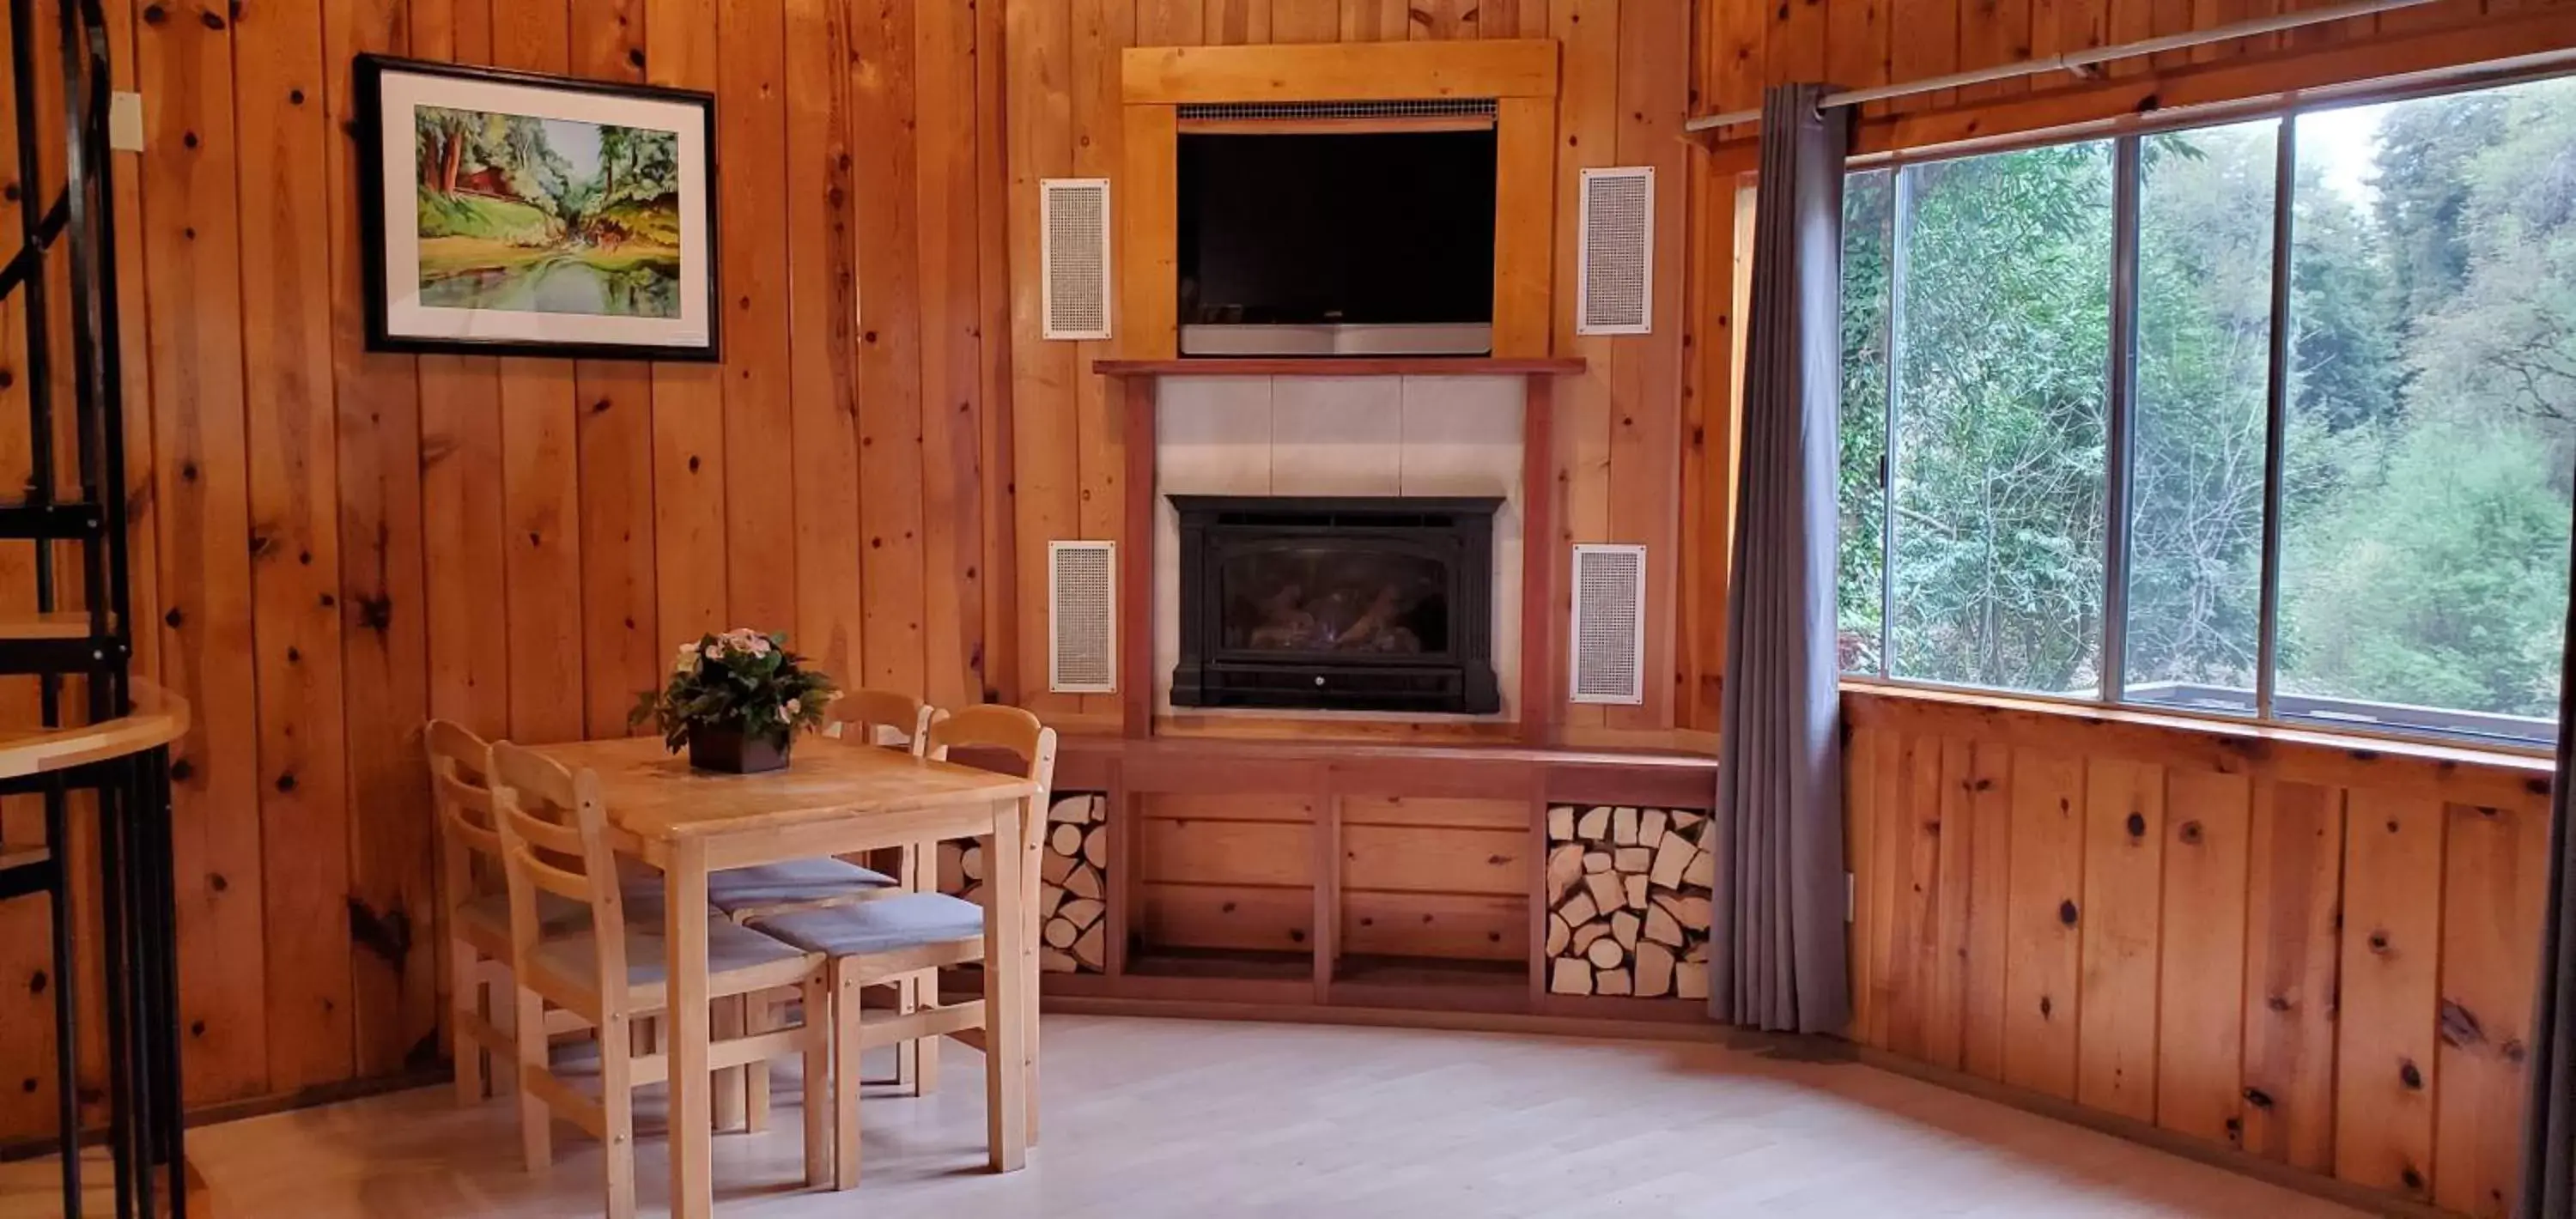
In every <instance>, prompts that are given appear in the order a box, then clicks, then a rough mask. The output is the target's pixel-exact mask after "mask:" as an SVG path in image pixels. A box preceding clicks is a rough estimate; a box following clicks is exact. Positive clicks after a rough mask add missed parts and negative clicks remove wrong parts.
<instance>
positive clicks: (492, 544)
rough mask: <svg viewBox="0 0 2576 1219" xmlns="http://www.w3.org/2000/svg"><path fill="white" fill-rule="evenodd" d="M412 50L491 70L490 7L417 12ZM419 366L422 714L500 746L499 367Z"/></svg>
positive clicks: (506, 677)
mask: <svg viewBox="0 0 2576 1219" xmlns="http://www.w3.org/2000/svg"><path fill="white" fill-rule="evenodd" d="M412 49H413V50H414V51H415V52H417V53H419V54H420V55H422V56H423V57H425V58H431V59H453V60H455V61H457V62H460V63H489V62H490V61H491V58H492V12H491V8H490V6H489V5H488V4H485V3H482V2H480V0H452V2H451V3H449V4H446V5H415V6H413V8H412ZM419 365H420V433H421V436H420V439H421V445H420V450H421V451H420V465H421V472H420V495H421V513H420V515H421V533H422V540H421V546H422V553H423V556H424V559H423V561H424V563H425V564H426V566H427V569H428V570H429V571H432V572H436V573H438V577H439V578H437V579H434V580H431V581H429V582H428V589H429V614H428V616H429V709H430V713H431V714H433V715H438V716H444V717H446V718H448V719H452V720H455V721H456V722H458V723H460V724H463V725H465V726H466V727H467V728H469V729H471V730H473V731H474V732H476V733H478V734H481V735H483V736H486V737H490V738H493V739H499V738H500V737H503V736H506V735H508V733H509V731H510V654H509V650H508V647H507V645H506V641H507V640H508V638H509V612H508V610H509V605H508V597H507V589H508V586H509V578H508V575H507V572H508V544H507V543H506V542H505V541H504V539H503V533H504V531H505V529H506V521H505V518H504V516H503V512H502V490H501V486H502V472H501V460H502V458H501V409H500V405H501V403H500V399H501V389H500V371H499V361H497V360H495V359H493V358H492V357H489V356H445V355H440V356H422V357H421V358H420V361H419Z"/></svg>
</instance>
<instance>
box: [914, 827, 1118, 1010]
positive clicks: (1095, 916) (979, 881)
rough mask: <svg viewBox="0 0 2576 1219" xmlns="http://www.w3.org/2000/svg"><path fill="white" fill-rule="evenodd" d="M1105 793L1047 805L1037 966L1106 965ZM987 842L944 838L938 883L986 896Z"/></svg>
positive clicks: (1060, 969) (1091, 968) (1094, 968)
mask: <svg viewBox="0 0 2576 1219" xmlns="http://www.w3.org/2000/svg"><path fill="white" fill-rule="evenodd" d="M1107 807H1108V801H1107V799H1106V798H1105V797H1102V796H1098V795H1091V794H1074V795H1065V796H1059V797H1057V799H1056V801H1055V804H1054V806H1053V807H1051V808H1049V809H1048V810H1047V825H1046V853H1045V856H1044V858H1043V859H1042V860H1040V862H1039V864H1038V919H1039V923H1038V966H1039V968H1041V969H1044V970H1047V971H1048V972H1050V973H1100V972H1102V971H1104V970H1106V969H1107V968H1108V962H1109V955H1108V943H1109V923H1108V919H1107V915H1108V912H1109V906H1108V901H1109V899H1108V896H1107V892H1108V891H1107V884H1108V879H1109V827H1108V826H1107V825H1105V824H1103V817H1104V815H1105V814H1106V811H1107ZM989 874H990V873H989V872H988V870H987V869H986V867H985V861H984V848H983V847H982V846H981V845H980V844H978V843H973V842H943V843H940V844H939V888H940V891H942V892H945V893H954V894H956V895H957V896H959V897H963V898H965V899H967V900H969V901H973V902H977V903H981V902H982V901H983V891H984V881H985V878H986V877H987V876H988V875H989Z"/></svg>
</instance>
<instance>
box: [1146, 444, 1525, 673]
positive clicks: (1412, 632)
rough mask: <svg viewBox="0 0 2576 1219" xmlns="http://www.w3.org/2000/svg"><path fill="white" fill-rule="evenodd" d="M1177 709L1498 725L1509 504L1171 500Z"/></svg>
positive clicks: (1342, 499)
mask: <svg viewBox="0 0 2576 1219" xmlns="http://www.w3.org/2000/svg"><path fill="white" fill-rule="evenodd" d="M1171 500H1172V507H1173V508H1174V509H1175V510H1176V511H1177V512H1178V513H1179V515H1180V569H1181V571H1180V575H1181V596H1180V636H1181V648H1180V663H1179V664H1178V665H1177V666H1176V667H1175V668H1174V669H1173V672H1172V703H1173V705H1174V706H1180V707H1270V708H1298V709H1310V710H1343V711H1431V712H1455V713H1461V714H1469V715H1479V714H1488V713H1491V712H1494V711H1498V710H1500V709H1501V707H1502V700H1501V696H1500V693H1499V692H1498V691H1497V689H1496V687H1495V681H1494V667H1493V656H1492V651H1493V584H1494V511H1495V509H1497V508H1499V507H1501V506H1502V501H1501V500H1499V499H1427V498H1412V497H1403V498H1363V497H1337V498H1320V497H1303V496H1203V495H1175V496H1172V497H1171Z"/></svg>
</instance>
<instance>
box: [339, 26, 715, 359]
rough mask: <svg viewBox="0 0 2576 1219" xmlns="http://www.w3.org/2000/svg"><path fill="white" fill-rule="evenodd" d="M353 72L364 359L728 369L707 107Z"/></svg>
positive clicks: (561, 87) (398, 70)
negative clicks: (608, 361) (599, 361)
mask: <svg viewBox="0 0 2576 1219" xmlns="http://www.w3.org/2000/svg"><path fill="white" fill-rule="evenodd" d="M356 70H357V100H358V132H357V134H358V145H359V207H360V209H361V211H362V213H363V214H362V216H361V217H360V219H361V233H362V239H363V240H364V242H365V243H366V249H367V251H368V256H367V258H366V259H365V263H366V291H367V346H368V347H369V348H370V349H372V350H377V351H409V352H446V353H470V354H479V355H542V356H565V357H584V358H614V359H647V360H714V359H717V358H719V338H720V334H719V325H718V320H717V315H718V313H719V310H718V309H717V308H716V293H717V279H716V240H715V231H716V230H715V226H716V200H715V124H716V119H715V112H716V103H715V98H714V97H713V96H711V95H709V94H705V93H696V92H690V91H687V90H681V89H661V88H650V87H646V86H640V85H629V84H611V83H606V82H601V81H587V80H574V79H570V78H567V77H559V76H543V75H538V74H535V73H528V72H510V71H502V70H499V69H493V68H478V67H464V66H459V65H455V64H440V63H424V62H420V61H417V60H408V59H391V58H386V57H383V56H377V55H362V56H359V57H358V61H357V68H356Z"/></svg>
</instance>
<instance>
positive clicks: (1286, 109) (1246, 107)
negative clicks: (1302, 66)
mask: <svg viewBox="0 0 2576 1219" xmlns="http://www.w3.org/2000/svg"><path fill="white" fill-rule="evenodd" d="M1495 112H1496V108H1495V105H1494V99H1492V98H1490V97H1438V98H1424V99H1420V100H1416V101H1388V102H1187V103H1184V104H1182V105H1181V107H1180V116H1179V117H1180V121H1182V122H1184V123H1187V122H1191V121H1200V122H1207V121H1236V122H1240V121H1244V120H1260V119H1271V120H1282V119H1443V118H1487V119H1489V118H1492V117H1494V114H1495Z"/></svg>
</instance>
